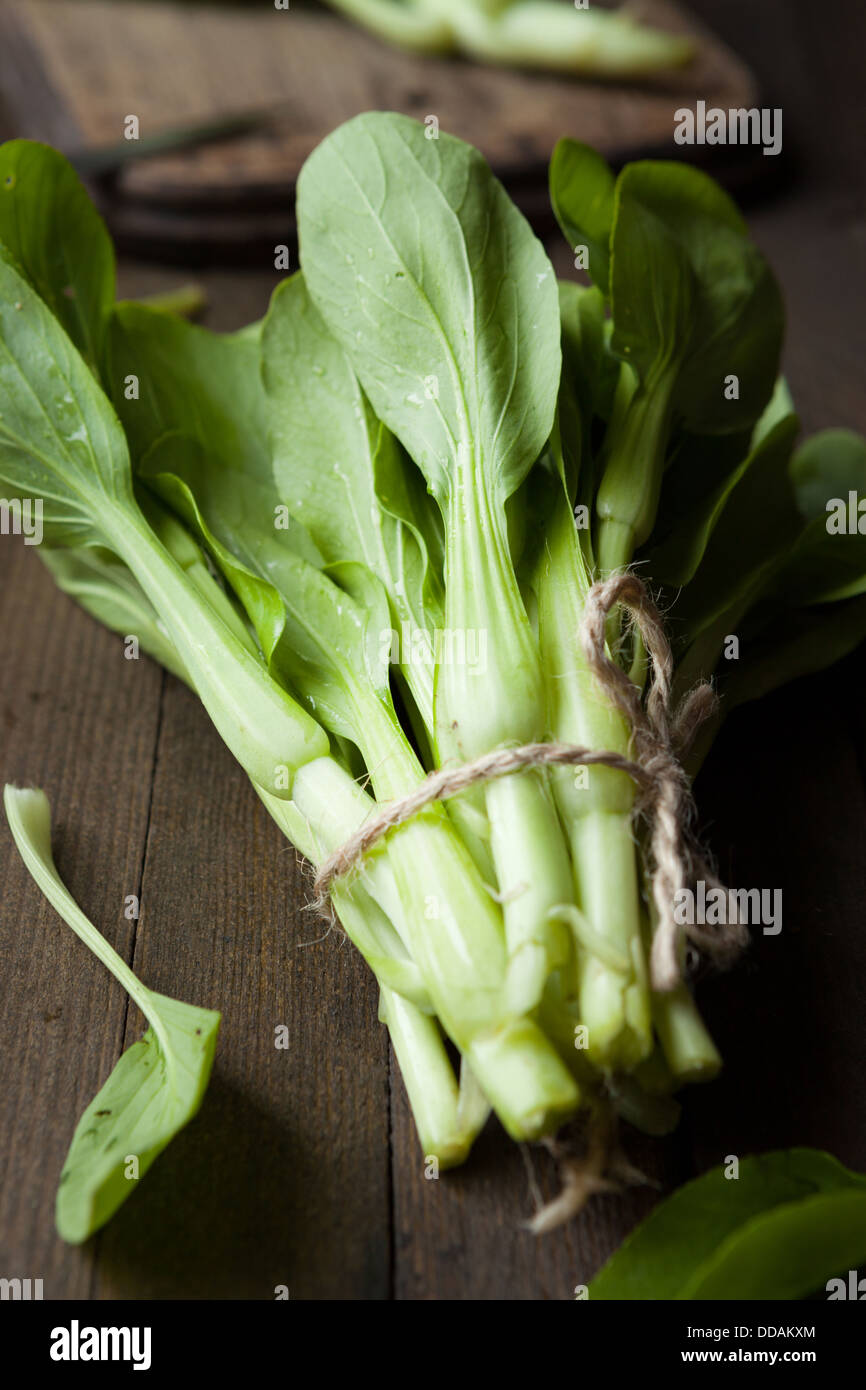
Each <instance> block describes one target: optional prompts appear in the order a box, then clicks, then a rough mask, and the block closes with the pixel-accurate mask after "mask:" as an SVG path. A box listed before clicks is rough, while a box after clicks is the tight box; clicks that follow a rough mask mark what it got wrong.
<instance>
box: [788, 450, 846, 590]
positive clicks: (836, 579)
mask: <svg viewBox="0 0 866 1390" xmlns="http://www.w3.org/2000/svg"><path fill="white" fill-rule="evenodd" d="M790 476H791V483H792V485H793V488H794V493H795V496H796V499H797V505H798V506H799V508H800V511H801V512H802V514H803V516H804V517H805V518H806V519H807V521H808V525H807V526H806V529H805V530H804V532H803V534H802V535H801V536H800V539H799V540H798V542H797V545H796V546H795V547H794V549H793V551H792V552H791V554H790V556H789V557H788V558H787V560H786V561H785V564H784V565H783V566H782V568H781V569H780V571H779V574H778V575H777V577H776V580H775V583H774V586H773V592H774V594H776V595H777V596H778V597H779V598H781V599H784V600H787V601H788V602H797V603H828V602H832V601H833V600H836V599H844V598H853V597H854V596H855V595H857V594H862V593H863V592H864V590H866V440H864V439H863V437H862V435H859V434H855V433H854V431H853V430H841V429H836V430H822V431H821V432H820V434H816V435H813V436H812V438H811V439H807V440H806V442H805V443H804V444H802V445H801V446H800V448H799V449H798V450H797V452H796V453H795V454H794V457H793V458H792V459H791V468H790ZM861 507H862V510H861Z"/></svg>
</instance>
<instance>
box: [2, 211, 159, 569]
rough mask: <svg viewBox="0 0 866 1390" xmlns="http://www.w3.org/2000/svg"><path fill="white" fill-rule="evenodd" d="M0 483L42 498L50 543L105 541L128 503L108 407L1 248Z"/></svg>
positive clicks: (121, 442) (121, 445) (120, 445)
mask: <svg viewBox="0 0 866 1390" xmlns="http://www.w3.org/2000/svg"><path fill="white" fill-rule="evenodd" d="M0 196H2V195H0ZM0 480H2V481H3V483H4V484H5V486H6V487H7V488H11V489H12V491H13V493H14V495H15V496H16V497H20V498H42V500H43V525H44V536H45V539H46V540H47V541H48V542H49V544H61V543H62V544H82V543H85V544H92V543H94V542H96V543H100V542H102V543H109V542H108V537H109V533H110V531H111V520H110V518H111V516H112V515H113V514H114V513H115V512H116V510H117V508H127V507H130V506H132V507H134V502H133V497H132V480H131V477H130V472H129V454H128V451H127V447H126V440H125V438H124V435H123V431H122V429H121V428H120V424H119V422H118V420H117V417H116V415H115V414H114V411H113V410H112V409H111V406H110V405H109V402H108V401H107V400H106V398H105V396H104V395H103V393H102V391H101V390H100V389H99V387H98V386H97V384H96V382H95V381H94V379H93V376H92V375H91V373H90V372H89V371H88V369H87V367H86V366H85V364H84V361H83V359H82V357H81V356H80V355H79V353H78V352H77V351H76V349H75V348H74V346H73V344H72V343H71V341H70V339H69V338H68V337H67V335H66V333H65V332H64V331H63V329H62V328H61V327H60V325H59V324H58V322H57V320H56V319H55V318H54V316H53V314H52V313H51V311H50V310H49V309H48V308H47V307H46V305H45V304H44V303H43V301H42V300H41V299H40V298H39V296H38V295H37V294H36V293H35V291H34V290H33V289H31V287H30V285H29V284H28V282H27V281H26V280H25V279H23V277H22V276H21V275H20V274H19V273H18V271H17V270H16V269H15V268H14V266H13V265H12V263H11V261H10V260H9V258H8V255H7V254H5V253H4V252H3V251H2V249H0Z"/></svg>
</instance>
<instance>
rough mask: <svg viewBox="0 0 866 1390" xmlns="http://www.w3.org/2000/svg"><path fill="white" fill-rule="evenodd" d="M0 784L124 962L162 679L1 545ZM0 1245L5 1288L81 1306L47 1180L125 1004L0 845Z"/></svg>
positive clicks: (87, 1274) (25, 556) (52, 1185)
mask: <svg viewBox="0 0 866 1390" xmlns="http://www.w3.org/2000/svg"><path fill="white" fill-rule="evenodd" d="M0 573H2V580H0V624H2V627H3V633H4V649H5V659H4V661H3V663H2V667H0V721H2V722H0V727H2V739H3V742H2V779H3V781H4V782H5V781H12V782H17V783H18V784H19V785H34V786H41V787H43V788H44V789H45V791H46V792H47V794H48V797H49V799H50V801H51V804H52V810H53V813H54V822H55V832H54V852H55V858H56V862H57V866H58V868H59V870H60V872H61V874H62V875H63V877H64V879H65V880H66V882H67V884H68V885H69V888H70V890H71V892H72V893H73V894H74V896H75V897H76V899H77V900H78V902H79V903H80V904H81V906H82V908H83V909H84V911H85V912H87V913H88V914H89V915H90V916H91V917H92V918H93V920H94V921H95V922H96V924H97V926H98V927H99V928H100V930H101V931H103V932H104V934H105V936H106V937H107V939H108V940H109V941H110V942H111V943H112V945H113V946H115V947H116V949H117V950H118V951H119V952H120V953H121V955H123V956H124V958H125V959H129V958H130V955H131V952H132V946H133V937H134V924H133V923H131V922H129V921H127V920H126V919H125V918H124V915H123V909H124V898H125V896H126V895H127V894H130V893H135V894H137V893H138V892H139V891H140V877H141V869H142V861H143V852H144V837H145V826H146V822H147V814H148V804H149V801H150V783H151V774H152V768H153V757H154V748H155V742H156V727H157V719H158V710H159V702H160V689H161V684H162V675H161V672H160V671H158V670H157V668H156V667H155V666H153V665H151V663H150V662H148V661H146V660H141V661H137V662H135V661H126V660H124V657H123V649H122V643H121V641H120V639H119V638H117V637H114V636H112V635H111V634H110V633H108V632H107V631H105V630H104V629H103V628H101V627H99V626H98V625H97V624H96V623H95V622H93V621H92V620H91V619H90V618H88V617H87V616H86V615H85V614H84V613H83V612H82V611H81V610H79V609H78V608H76V607H75V605H74V604H73V603H72V602H71V601H70V600H69V599H67V598H65V597H64V596H63V595H62V594H61V593H60V592H59V591H58V590H56V589H55V587H54V584H53V581H52V580H51V578H50V576H49V575H48V572H47V571H46V570H45V569H44V568H43V567H42V565H41V564H40V562H39V560H38V557H37V556H36V555H35V554H33V553H32V551H28V550H25V547H24V545H23V544H22V542H21V541H20V540H18V539H16V538H12V537H9V536H3V537H2V538H0ZM0 1015H2V1017H0V1036H2V1039H3V1077H4V1080H3V1087H2V1093H0V1134H2V1136H3V1139H2V1164H3V1172H2V1181H0V1236H2V1252H3V1253H2V1269H0V1274H3V1275H4V1276H6V1277H10V1278H12V1277H19V1278H27V1277H30V1278H41V1279H44V1281H45V1282H44V1293H45V1297H46V1298H84V1297H87V1296H88V1293H89V1290H90V1288H91V1285H92V1279H93V1255H92V1251H91V1250H89V1249H73V1248H72V1247H70V1246H64V1245H63V1244H62V1242H61V1241H60V1240H59V1238H58V1237H57V1236H56V1235H55V1232H54V1199H55V1193H56V1190H57V1180H58V1178H59V1175H60V1169H61V1166H62V1163H63V1160H64V1158H65V1156H66V1151H67V1149H68V1147H69V1143H70V1140H71V1138H72V1133H73V1130H74V1128H75V1126H76V1124H77V1123H78V1119H79V1117H80V1115H81V1112H82V1111H83V1110H84V1108H85V1106H86V1105H87V1104H88V1103H89V1102H90V1100H91V1099H92V1098H93V1096H94V1095H95V1094H96V1092H97V1090H98V1089H99V1086H100V1085H101V1084H102V1082H103V1081H104V1080H105V1078H106V1077H107V1075H108V1073H109V1072H110V1070H111V1068H112V1066H113V1065H114V1062H115V1061H116V1059H117V1057H118V1055H119V1052H120V1048H121V1039H122V1036H123V1027H124V1019H125V1015H126V996H125V994H124V993H123V991H122V990H121V989H120V988H119V986H118V985H116V984H115V983H114V981H113V980H112V979H111V977H110V976H109V974H108V972H107V971H106V970H105V969H104V967H103V966H102V965H100V964H99V962H98V961H96V960H95V959H94V957H93V956H92V955H91V954H90V953H89V952H88V951H87V950H86V949H85V947H84V946H83V945H82V944H81V943H80V942H79V941H78V940H77V939H76V937H75V936H74V935H73V933H72V932H71V931H70V930H69V928H68V927H67V926H65V925H64V924H63V923H62V922H61V921H60V919H59V918H58V916H57V914H56V913H55V912H54V911H53V909H52V908H50V907H49V906H48V904H47V903H46V901H45V899H44V898H43V897H42V895H41V894H40V892H39V890H38V889H37V887H36V885H35V884H34V883H33V881H32V879H31V878H30V876H29V874H28V873H27V870H26V869H25V868H24V865H23V863H22V862H21V860H20V858H19V856H18V853H17V851H16V849H15V846H14V844H13V842H12V837H11V835H10V834H9V832H8V829H7V828H6V826H5V820H4V824H3V828H2V830H0Z"/></svg>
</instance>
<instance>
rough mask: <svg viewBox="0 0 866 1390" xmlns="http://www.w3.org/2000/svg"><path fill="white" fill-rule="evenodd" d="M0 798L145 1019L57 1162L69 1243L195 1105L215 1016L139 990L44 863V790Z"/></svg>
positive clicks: (60, 906) (37, 864) (35, 870)
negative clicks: (141, 1030) (140, 1033)
mask: <svg viewBox="0 0 866 1390" xmlns="http://www.w3.org/2000/svg"><path fill="white" fill-rule="evenodd" d="M3 804H4V806H5V809H6V816H7V819H8V821H9V826H10V829H11V831H12V835H13V838H14V840H15V843H16V845H17V847H18V850H19V853H20V854H21V857H22V859H23V860H24V863H25V864H26V866H27V868H28V870H29V871H30V873H31V874H32V876H33V878H34V879H35V881H36V883H37V884H38V886H39V888H41V890H42V892H43V893H44V894H45V896H46V897H47V898H48V900H49V902H50V903H51V905H52V907H54V908H55V910H56V911H57V912H58V913H59V914H60V916H61V917H62V918H63V920H64V921H65V922H66V923H68V925H69V926H70V927H71V928H72V930H73V931H74V932H75V933H76V935H77V936H79V937H80V938H81V940H82V941H83V942H84V944H85V945H86V946H87V947H88V948H89V949H90V950H91V951H93V953H94V955H96V956H98V957H99V959H100V960H101V961H102V962H103V964H104V965H106V966H107V967H108V969H109V970H110V971H111V973H112V974H113V975H114V976H115V978H116V979H117V980H118V981H119V982H120V983H121V984H122V985H123V986H124V988H125V989H126V990H127V992H128V993H129V994H130V996H131V997H132V999H133V1000H134V1001H135V1003H136V1004H137V1005H138V1006H139V1008H140V1009H141V1011H142V1013H143V1014H144V1015H145V1017H146V1018H147V1020H148V1022H149V1024H150V1028H149V1029H148V1030H147V1032H146V1033H145V1035H144V1037H143V1038H142V1039H141V1041H140V1042H137V1043H135V1044H134V1045H133V1046H132V1047H130V1048H129V1049H128V1050H127V1051H126V1052H124V1053H123V1055H122V1056H121V1058H120V1060H119V1061H118V1063H117V1065H116V1066H115V1068H114V1070H113V1071H112V1073H111V1076H110V1077H109V1078H108V1080H107V1081H106V1082H105V1084H104V1086H102V1087H101V1088H100V1090H99V1093H98V1094H97V1095H96V1096H95V1098H94V1099H93V1100H92V1101H91V1103H90V1105H88V1107H87V1109H86V1110H85V1112H84V1114H83V1115H82V1117H81V1119H80V1121H79V1123H78V1126H77V1128H76V1130H75V1134H74V1136H73V1139H72V1144H71V1146H70V1149H69V1153H68V1154H67V1157H66V1162H65V1164H64V1165H63V1171H62V1173H61V1176H60V1187H59V1190H58V1193H57V1229H58V1231H59V1233H60V1235H61V1236H62V1237H63V1239H64V1240H67V1241H70V1242H72V1243H74V1244H77V1243H79V1242H80V1241H83V1240H87V1238H88V1237H89V1236H91V1235H92V1234H93V1233H94V1231H97V1230H98V1229H99V1227H100V1226H103V1225H104V1224H105V1222H106V1221H107V1220H108V1219H109V1217H111V1216H113V1214H114V1212H115V1211H116V1210H117V1208H118V1207H119V1206H120V1205H121V1204H122V1203H123V1202H124V1201H125V1200H126V1198H127V1197H129V1196H130V1195H131V1193H132V1192H134V1191H135V1187H136V1183H137V1181H138V1179H140V1178H142V1177H143V1176H144V1174H145V1173H146V1172H147V1170H148V1168H149V1167H150V1165H151V1164H152V1163H153V1161H154V1159H155V1158H157V1157H158V1156H159V1154H160V1153H161V1152H162V1150H163V1149H164V1148H165V1146H166V1145H167V1144H168V1143H169V1142H170V1141H171V1140H172V1139H173V1138H174V1136H175V1134H177V1132H178V1130H180V1129H182V1128H183V1126H184V1125H185V1124H186V1123H187V1122H188V1121H189V1120H191V1119H192V1117H193V1115H194V1114H195V1113H196V1111H197V1110H198V1108H199V1105H200V1104H201V1101H202V1097H203V1096H204V1092H205V1089H206V1087H207V1083H208V1078H209V1077H210V1071H211V1066H212V1064H213V1056H214V1049H215V1047H216V1038H217V1031H218V1028H219V1022H220V1015H219V1014H218V1013H216V1012H214V1011H213V1010H212V1009H200V1008H196V1007H195V1006H194V1005H192V1004H182V1003H179V1002H178V1001H177V1000H176V999H169V998H167V997H166V996H165V995H162V994H156V993H154V991H153V990H149V989H146V988H145V987H144V986H143V985H142V984H141V983H140V981H139V980H138V979H137V978H136V976H135V975H134V974H133V973H132V971H131V970H130V968H129V966H128V965H127V964H126V962H125V961H124V960H122V959H121V957H120V956H118V955H117V953H116V952H115V951H114V950H112V948H111V947H110V946H109V945H108V943H107V941H105V939H104V938H103V937H102V936H101V935H100V934H99V932H98V931H97V930H96V928H95V927H94V925H93V923H92V922H90V921H89V920H88V918H87V917H85V915H84V913H83V912H82V911H81V909H80V908H79V906H78V904H77V903H76V902H75V900H74V898H73V897H72V895H71V894H70V893H69V891H68V889H67V888H66V886H65V884H64V883H63V880H62V879H61V878H60V875H59V874H58V872H57V868H56V866H55V864H54V859H53V857H52V854H51V812H50V808H49V805H48V798H47V797H46V795H45V793H44V792H42V791H39V790H36V789H21V788H17V787H11V786H6V787H5V789H4V792H3ZM133 1160H135V1163H134V1164H133Z"/></svg>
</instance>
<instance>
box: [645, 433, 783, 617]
mask: <svg viewBox="0 0 866 1390" xmlns="http://www.w3.org/2000/svg"><path fill="white" fill-rule="evenodd" d="M798 429H799V422H798V420H797V417H796V416H789V417H788V418H787V419H785V420H782V421H780V423H779V424H778V425H776V426H775V427H774V428H773V429H772V430H771V431H770V433H769V434H768V435H765V436H764V438H763V439H762V440H761V442H760V443H759V444H758V447H757V448H756V449H755V451H754V453H752V454H750V455H749V457H748V459H747V460H746V462H745V464H744V466H743V467H742V468H741V469H740V470H738V473H737V475H735V477H734V480H733V486H730V487H729V486H728V483H727V482H725V483H723V484H722V486H721V489H720V491H721V496H720V497H717V498H716V499H715V505H714V507H713V509H712V511H711V513H710V514H709V516H705V517H704V519H703V521H702V522H700V523H699V522H698V520H697V518H696V519H695V526H696V534H695V537H694V538H693V545H694V548H695V550H696V551H697V550H700V551H701V558H700V564H699V565H698V567H697V570H696V571H695V573H694V576H693V578H691V580H690V582H689V583H687V584H686V586H685V588H684V589H683V590H682V592H681V594H680V596H679V598H678V600H677V603H676V606H675V608H674V609H673V612H672V617H673V619H674V621H675V622H676V625H677V627H678V628H680V625H681V624H684V625H685V628H686V631H687V632H688V633H689V634H690V636H692V637H694V636H696V635H697V634H698V632H700V631H701V630H702V629H703V628H705V627H708V626H709V624H710V623H711V622H713V621H714V620H715V619H716V618H719V617H721V616H722V615H724V614H725V613H726V612H727V611H728V610H729V609H731V608H733V607H734V606H735V605H736V604H738V603H741V602H742V601H743V600H744V599H749V601H752V600H753V599H754V598H756V597H757V595H758V594H759V593H760V591H761V589H762V588H763V587H764V586H765V585H766V584H767V583H768V582H769V580H770V578H771V577H772V576H773V574H774V573H775V571H776V570H777V569H778V567H779V565H780V563H781V562H782V560H783V559H784V557H785V555H786V554H787V553H788V552H789V551H790V548H791V546H792V545H793V544H794V543H795V541H796V540H797V538H798V536H799V535H800V534H801V533H802V531H803V528H804V521H803V517H802V515H801V513H800V510H799V508H798V506H797V502H796V498H795V496H794V491H793V488H792V487H791V484H790V482H789V471H788V470H789V465H790V459H791V451H792V449H793V446H794V441H795V439H796V437H797V432H798ZM729 481H730V480H729ZM770 516H771V517H772V525H768V524H767V518H768V517H770ZM693 558H694V555H692V556H690V557H689V563H691V559H693ZM732 630H733V629H731V628H729V629H728V631H732Z"/></svg>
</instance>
